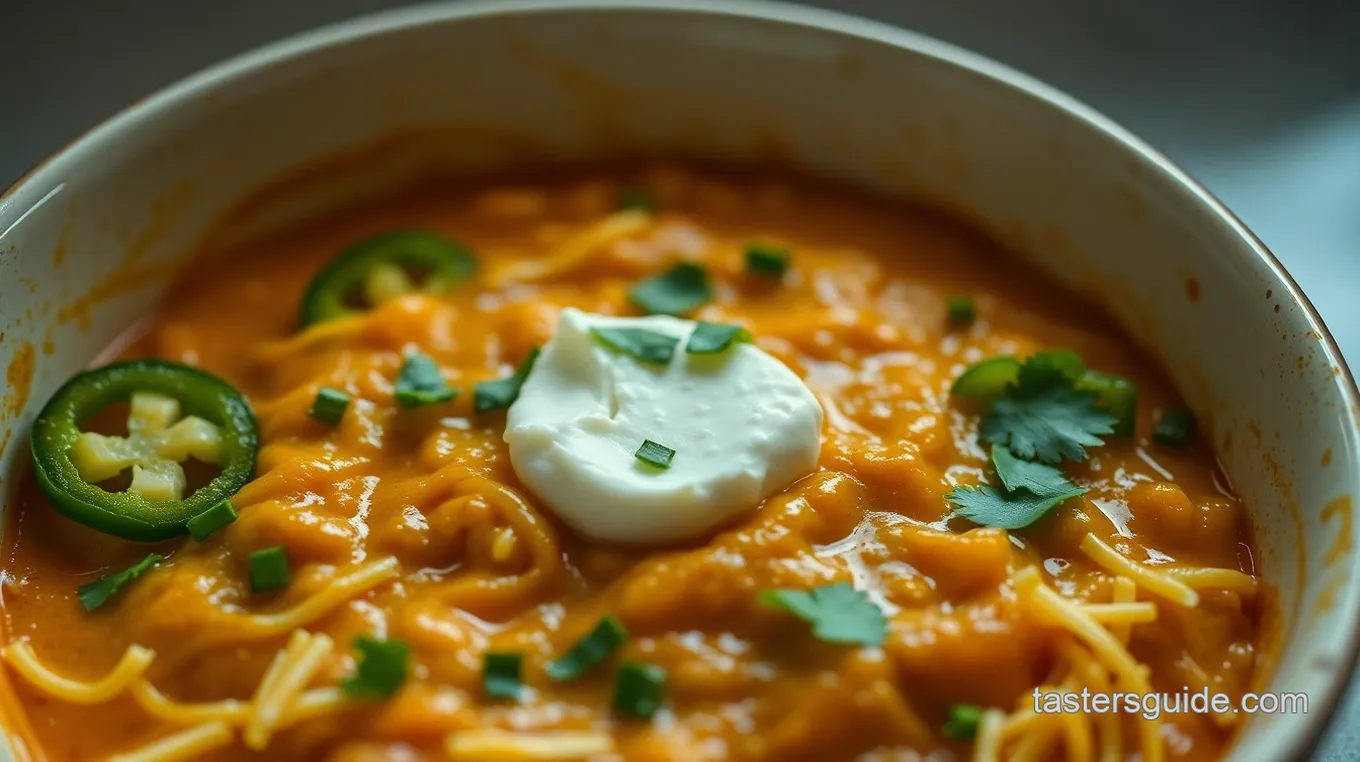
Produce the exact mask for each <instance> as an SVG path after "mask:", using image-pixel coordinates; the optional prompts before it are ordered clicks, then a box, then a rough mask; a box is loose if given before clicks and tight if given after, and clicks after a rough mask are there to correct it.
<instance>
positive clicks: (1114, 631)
mask: <svg viewBox="0 0 1360 762" xmlns="http://www.w3.org/2000/svg"><path fill="white" fill-rule="evenodd" d="M1112 598H1113V602H1114V603H1133V602H1134V601H1135V600H1136V599H1137V598H1138V585H1137V584H1136V583H1135V582H1134V581H1133V580H1131V579H1129V578H1128V577H1124V576H1119V577H1115V578H1114V594H1113V596H1112ZM1129 630H1130V628H1129V626H1128V625H1125V624H1118V625H1114V626H1112V627H1110V634H1111V635H1114V637H1115V639H1116V640H1118V641H1119V642H1120V643H1127V642H1129Z"/></svg>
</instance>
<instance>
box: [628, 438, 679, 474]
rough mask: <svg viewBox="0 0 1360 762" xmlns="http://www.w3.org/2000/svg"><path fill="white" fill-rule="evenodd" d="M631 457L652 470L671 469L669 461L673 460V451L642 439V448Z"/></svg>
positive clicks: (657, 443)
mask: <svg viewBox="0 0 1360 762" xmlns="http://www.w3.org/2000/svg"><path fill="white" fill-rule="evenodd" d="M633 457H635V458H637V459H638V460H640V461H642V462H643V463H646V464H647V465H649V466H652V467H653V468H660V469H667V468H670V467H671V461H672V460H675V450H672V449H671V448H669V447H667V446H666V445H663V444H661V443H659V442H653V441H652V440H650V439H644V440H642V446H641V447H639V448H637V452H635V453H633Z"/></svg>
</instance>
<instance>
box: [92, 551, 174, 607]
mask: <svg viewBox="0 0 1360 762" xmlns="http://www.w3.org/2000/svg"><path fill="white" fill-rule="evenodd" d="M164 560H165V556H162V555H160V554H159V553H152V554H150V555H148V556H147V557H146V558H143V559H142V560H140V561H138V562H137V563H135V564H133V565H132V566H129V567H128V568H126V569H124V570H122V571H120V572H114V573H113V574H110V575H108V576H106V577H101V578H99V579H97V580H95V581H94V582H91V583H90V584H88V585H81V586H80V588H79V589H78V590H76V597H77V598H79V599H80V605H81V606H82V607H84V609H85V610H86V611H94V610H95V609H97V608H99V607H100V606H103V605H104V604H105V603H108V602H109V599H110V598H112V597H113V596H115V595H117V594H118V591H119V590H122V589H123V588H124V587H125V586H127V584H128V583H129V582H131V581H133V580H134V579H137V578H138V577H140V576H142V572H145V571H146V570H148V569H150V568H151V567H153V566H155V565H156V564H158V563H160V562H161V561H164Z"/></svg>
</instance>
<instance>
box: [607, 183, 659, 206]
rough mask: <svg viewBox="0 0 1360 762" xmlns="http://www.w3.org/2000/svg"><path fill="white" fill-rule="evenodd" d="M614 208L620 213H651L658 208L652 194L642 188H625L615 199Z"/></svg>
mask: <svg viewBox="0 0 1360 762" xmlns="http://www.w3.org/2000/svg"><path fill="white" fill-rule="evenodd" d="M614 208H615V209H616V210H618V211H620V212H625V211H630V210H635V211H639V212H650V211H652V210H653V209H655V208H656V205H655V203H654V201H653V199H652V194H650V193H648V192H647V191H645V190H642V189H640V188H624V189H622V190H620V191H619V193H618V195H617V196H615V197H614Z"/></svg>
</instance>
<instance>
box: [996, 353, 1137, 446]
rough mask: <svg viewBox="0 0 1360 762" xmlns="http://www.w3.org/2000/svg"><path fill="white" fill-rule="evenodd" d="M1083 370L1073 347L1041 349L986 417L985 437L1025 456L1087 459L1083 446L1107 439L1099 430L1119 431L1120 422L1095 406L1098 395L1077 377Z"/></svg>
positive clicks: (1019, 371) (1017, 375)
mask: <svg viewBox="0 0 1360 762" xmlns="http://www.w3.org/2000/svg"><path fill="white" fill-rule="evenodd" d="M1084 370H1085V366H1084V365H1083V364H1082V362H1081V358H1080V357H1077V356H1076V354H1075V353H1073V352H1071V351H1070V350H1058V351H1055V352H1038V353H1036V354H1034V355H1033V356H1031V357H1030V358H1029V359H1027V360H1025V362H1024V363H1022V364H1021V365H1020V368H1019V370H1018V372H1017V373H1016V376H1015V381H1014V382H1013V383H1011V384H1010V385H1009V386H1007V387H1006V391H1005V393H1004V394H1003V395H1002V396H1001V398H1000V399H998V400H996V402H995V403H993V405H992V409H991V411H989V412H988V413H987V415H986V416H984V417H983V419H982V428H981V434H982V438H983V440H985V441H987V442H990V443H992V444H1002V445H1008V446H1009V447H1010V449H1011V450H1012V451H1013V452H1014V453H1015V454H1016V455H1018V456H1019V457H1021V458H1025V459H1036V458H1037V459H1038V460H1042V461H1044V462H1046V463H1059V462H1061V461H1062V460H1063V459H1064V458H1066V459H1068V460H1078V461H1079V460H1084V459H1085V458H1086V450H1085V449H1084V448H1085V447H1094V446H1099V445H1101V444H1103V442H1102V441H1101V439H1100V437H1099V436H1098V435H1101V434H1112V433H1114V424H1115V418H1114V417H1113V416H1111V415H1110V414H1109V413H1108V412H1106V411H1104V410H1102V409H1100V408H1099V407H1097V406H1096V403H1097V402H1098V401H1099V399H1100V395H1099V394H1097V393H1096V392H1088V391H1079V390H1078V389H1077V388H1076V386H1075V381H1074V376H1075V375H1080V374H1081V373H1082V372H1083V371H1084Z"/></svg>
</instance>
